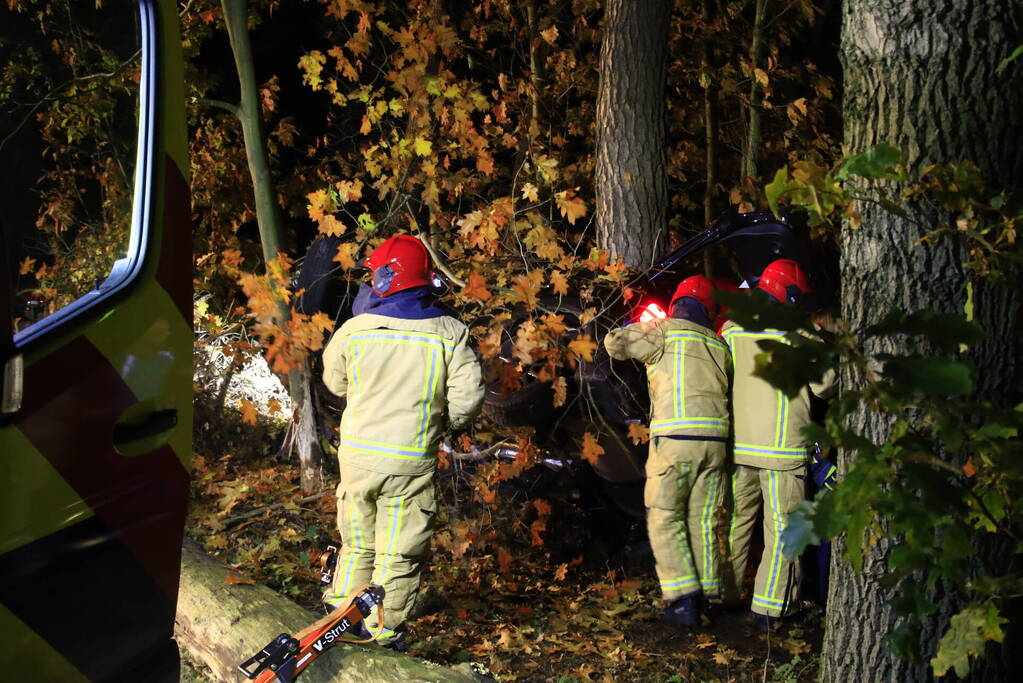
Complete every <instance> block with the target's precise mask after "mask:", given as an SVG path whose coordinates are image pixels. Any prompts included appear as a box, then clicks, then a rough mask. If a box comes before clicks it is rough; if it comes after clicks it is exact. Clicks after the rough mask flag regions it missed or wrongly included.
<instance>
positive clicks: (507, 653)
mask: <svg viewBox="0 0 1023 683" xmlns="http://www.w3.org/2000/svg"><path fill="white" fill-rule="evenodd" d="M246 429H248V430H254V431H257V432H258V431H259V430H258V429H254V428H252V427H248V426H245V427H239V428H238V429H237V436H238V437H239V439H238V441H239V442H240V441H242V440H244V441H247V442H249V443H252V441H251V440H250V439H252V438H253V437H256V439H255V441H256V442H257V443H262V444H265V446H264V448H265V449H266V452H264V453H250V454H248V455H246V456H244V457H242V456H238V455H235V454H232V453H231V452H230V450H227V449H224V450H219V451H217V452H218V453H219V454H218V455H216V456H213V455H210V454H209V451H207V454H205V455H197V456H196V457H195V459H194V463H193V464H194V468H193V491H192V494H193V498H192V507H191V513H190V518H189V528H188V533H189V534H190V535H191V536H192V537H193V538H195V540H197V541H198V542H200V543H201V544H202V545H203V546H204V547H205V549H206V550H207V552H209V553H210V555H211V556H213V557H215V558H216V559H217V560H218V561H220V562H221V563H222V564H224V565H226V566H229V567H231V568H233V569H235V570H236V571H237V572H239V573H241V574H244V575H246V576H248V577H251V579H252V580H253V581H258V582H261V583H265V584H267V585H269V586H271V587H273V588H275V589H276V590H278V591H279V592H281V593H282V594H284V595H287V596H288V597H290V598H291V599H293V600H295V601H296V602H298V603H300V604H302V605H304V606H306V607H309V608H311V609H314V610H318V609H319V605H320V591H321V587H320V585H319V570H318V568H315V567H314V563H315V561H316V559H317V557H318V556H319V555H320V553H322V552H323V551H324V550H325V548H326V547H327V545H329V544H335V545H337V544H338V537H337V531H336V529H335V528H334V527H335V497H334V495H333V488H332V487H333V485H335V484H336V475H337V472H336V465H335V469H334V471H333V477H334V478H333V480H332V481H330V480H329V479H330V475H329V474H327V478H328V481H326V482H325V484H326V487H325V489H324V491H322V492H320V493H318V494H314V495H312V496H309V495H303V494H302V493H301V492H300V491H299V489H298V475H297V468H296V466H295V464H294V463H293V462H281V461H279V460H277V459H276V458H275V457H274V456H273V455H271V454H270V451H272V446H271V443H272V442H273V441H274V439H269V438H262V437H267V436H268V435H267V434H258V433H257V434H253V433H249V434H244V431H245V430H246ZM224 437H225V434H224V433H223V432H221V433H220V434H219V435H218V436H217V439H216V441H217V442H218V443H219V444H220V446H221V447H224V446H228V447H229V446H230V439H227V441H226V442H225V438H224ZM246 437H247V438H246ZM202 441H203V440H202V439H198V440H197V442H198V443H201V442H202ZM456 465H457V464H456ZM330 469H331V468H330V467H329V466H327V467H325V471H326V472H327V473H329V472H330ZM471 481H472V478H471V477H470V476H469V474H468V473H467V472H466V471H465V470H464V469H463V468H461V467H457V466H456V467H455V468H453V469H451V468H449V469H447V470H442V471H440V472H439V473H438V497H439V503H440V504H439V508H440V509H439V514H438V517H439V528H438V530H437V532H436V533H435V536H434V542H433V551H432V556H431V559H430V562H429V567H428V569H427V570H426V572H425V574H424V581H423V591H422V596H421V600H420V609H419V616H418V617H417V618H416V619H415V620H414V621H412V622H411V623H410V625H409V630H410V636H411V638H410V649H409V654H411V655H415V656H420V657H423V658H425V659H429V660H431V661H435V662H438V663H441V664H444V663H458V662H464V661H474V662H479V663H481V664H483V665H484V666H486V667H487V668H488V669H489V671H490V672H491V673H492V675H494V677H495V678H497V679H498V680H502V681H550V682H552V683H570V682H572V681H580V682H581V681H658V682H663V683H669V682H670V683H680V682H683V681H685V682H689V681H707V682H712V681H721V682H727V681H736V682H739V681H786V682H787V681H792V682H795V681H812V680H816V674H817V670H818V663H819V654H818V653H819V647H820V637H819V636H820V633H821V630H822V629H821V616H820V610H818V609H817V608H815V607H813V606H812V605H809V604H807V605H806V607H805V609H804V610H803V611H802V612H800V613H799V614H798V615H797V616H795V617H793V618H791V619H789V620H788V621H787V624H786V625H785V626H784V628H782V629H781V630H780V631H778V632H776V633H772V634H769V635H768V634H763V633H759V632H757V631H756V629H755V627H754V626H753V624H752V623H751V621H750V620H749V619H748V614H749V613H748V612H746V611H739V612H731V613H720V614H718V615H716V617H715V619H714V623H713V624H712V625H707V626H705V627H704V628H701V629H699V630H697V631H695V632H687V631H682V630H678V629H675V628H672V627H668V626H665V625H664V624H662V623H660V622H659V621H658V618H657V617H658V613H659V610H660V604H659V600H658V585H657V581H656V577H655V575H654V571H653V564H652V558H651V557H650V555H649V551H647V552H646V553H643V552H642V551H640V550H637V549H636V548H635V547H629V546H627V545H616V543H615V540H614V539H613V538H611V537H613V536H614V535H615V534H614V533H613V532H612V530H611V529H610V528H609V527H604V526H602V524H604V523H605V521H606V520H605V521H602V520H601V519H600V518H593V517H592V516H591V515H590V516H588V515H586V514H574V513H579V509H578V507H579V505H578V504H577V503H578V501H576V502H575V503H573V496H572V495H569V496H564V497H562V498H561V499H558V497H557V496H555V495H550V493H551V491H550V489H549V488H548V489H547V490H546V491H545V495H546V496H547V497H546V498H541V497H534V496H532V495H527V496H523V495H522V491H521V490H515V489H514V488H512V489H509V488H508V486H507V485H508V484H510V483H512V482H505V484H506V486H505V487H504V488H502V489H501V491H502V493H501V497H500V500H498V501H496V504H495V501H494V500H490V501H489V505H488V504H485V502H484V501H480V500H479V496H477V495H474V493H473V490H472V489H471ZM559 481H561V480H559ZM533 485H534V488H535V481H534V482H533ZM509 510H510V511H511V512H510V513H507V511H509ZM186 668H187V669H188V672H187V679H188V680H190V681H201V680H203V674H202V671H201V667H198V666H194V665H187V667H186Z"/></svg>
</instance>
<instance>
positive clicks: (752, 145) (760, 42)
mask: <svg viewBox="0 0 1023 683" xmlns="http://www.w3.org/2000/svg"><path fill="white" fill-rule="evenodd" d="M766 21H767V0H756V13H755V15H754V17H753V40H752V43H751V44H750V50H749V58H750V71H751V73H750V86H749V119H748V121H749V127H748V129H747V130H746V144H745V146H744V147H743V151H742V175H743V178H756V177H757V154H758V153H759V151H760V138H761V133H760V131H761V115H762V112H761V108H762V104H763V97H764V89H763V86H762V85H761V83H760V79H758V78H757V71H758V70H763V68H764V24H765V23H766Z"/></svg>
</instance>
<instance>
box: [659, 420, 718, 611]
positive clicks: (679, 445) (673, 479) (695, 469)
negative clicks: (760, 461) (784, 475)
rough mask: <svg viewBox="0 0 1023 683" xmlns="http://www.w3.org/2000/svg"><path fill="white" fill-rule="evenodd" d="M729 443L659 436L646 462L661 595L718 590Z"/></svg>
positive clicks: (710, 594)
mask: <svg viewBox="0 0 1023 683" xmlns="http://www.w3.org/2000/svg"><path fill="white" fill-rule="evenodd" d="M725 455H726V446H725V444H724V443H722V442H717V441H690V440H681V439H672V438H668V437H655V438H653V439H652V440H651V441H650V456H649V457H648V458H647V463H646V475H647V478H646V487H645V489H644V492H643V499H644V504H645V505H646V508H647V531H648V533H649V535H650V545H651V547H652V548H653V551H654V564H655V567H656V570H657V578H658V579H659V580H660V583H661V595H662V596H663V597H664V599H665V600H666V601H668V602H671V601H673V600H676V599H678V598H680V597H682V596H684V595H689V594H691V593H696V592H698V591H700V590H702V591H703V592H704V594H706V595H707V596H708V597H716V596H717V595H718V594H719V593H720V585H721V581H720V571H719V569H720V564H721V554H720V553H719V552H718V548H719V544H718V542H717V539H718V537H719V536H722V537H723V529H721V532H722V533H719V527H721V523H720V522H718V520H719V519H720V517H719V515H718V508H719V507H720V506H722V505H723V504H724V493H725V477H726V473H725V470H724V467H725ZM722 540H723V538H722Z"/></svg>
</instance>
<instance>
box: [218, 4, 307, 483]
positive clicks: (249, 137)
mask: <svg viewBox="0 0 1023 683" xmlns="http://www.w3.org/2000/svg"><path fill="white" fill-rule="evenodd" d="M221 4H222V7H223V9H224V23H225V24H226V25H227V35H228V37H229V38H230V41H231V51H232V53H233V54H234V63H235V67H236V69H237V71H238V85H239V90H240V101H239V103H238V106H237V107H236V110H235V111H236V114H237V116H238V120H239V121H240V122H241V125H242V135H243V137H244V139H245V156H246V158H247V159H248V163H249V175H250V176H251V177H252V189H253V193H254V195H255V200H256V222H257V223H258V224H259V239H260V242H261V243H262V245H263V259H264V261H265V262H266V263H267V264H269V263H270V262H271V261H272V260H273V259H275V258H277V255H278V254H279V253H282V252H283V243H284V231H283V227H282V221H281V212H280V208H279V207H278V206H277V199H276V192H275V191H274V184H273V175H272V174H271V172H270V162H269V160H268V158H267V153H266V140H265V138H264V136H263V115H262V109H261V108H260V102H259V82H258V81H257V80H256V69H255V64H254V63H253V58H252V44H251V41H250V39H249V28H248V2H247V0H222V3H221ZM276 308H277V313H276V315H275V318H276V320H275V322H277V323H278V324H280V325H284V324H285V323H286V322H287V321H288V320H290V319H291V310H290V309H289V308H288V305H287V304H286V303H285V302H284V301H278V302H277V307H276ZM288 393H289V394H290V395H291V403H292V406H293V408H294V413H293V414H294V416H295V417H294V419H295V420H296V423H295V424H294V425H293V427H292V428H293V429H296V430H297V433H296V435H295V437H296V438H295V440H294V443H295V445H296V447H297V449H298V462H299V473H300V478H301V487H302V490H303V491H305V492H312V491H315V490H317V489H319V488H320V485H321V481H320V479H321V477H320V461H321V459H322V453H321V452H320V446H319V442H318V441H317V439H316V422H315V420H314V419H313V413H312V380H311V375H310V372H309V365H308V363H302V364H301V365H300V366H299V367H298V368H297V369H295V370H292V371H291V372H290V373H288Z"/></svg>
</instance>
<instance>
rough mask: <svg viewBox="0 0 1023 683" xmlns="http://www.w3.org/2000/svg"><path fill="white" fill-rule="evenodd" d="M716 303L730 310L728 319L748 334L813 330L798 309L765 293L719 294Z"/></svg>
mask: <svg viewBox="0 0 1023 683" xmlns="http://www.w3.org/2000/svg"><path fill="white" fill-rule="evenodd" d="M713 297H714V301H716V302H717V303H719V304H723V305H725V306H727V307H728V318H729V319H730V320H734V321H735V322H737V323H739V324H740V325H742V326H743V327H744V328H746V329H747V330H781V331H783V332H792V331H795V330H800V329H803V330H809V329H813V327H812V325H811V324H810V318H809V316H808V315H807V314H806V313H805V312H804V311H803V310H802V309H801V308H799V307H798V306H791V305H788V304H781V303H778V302H777V301H774V300H773V299H771V297H769V296H768V295H767V292H765V291H764V290H762V289H752V290H748V291H745V292H724V291H721V290H718V291H715V292H714V294H713Z"/></svg>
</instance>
